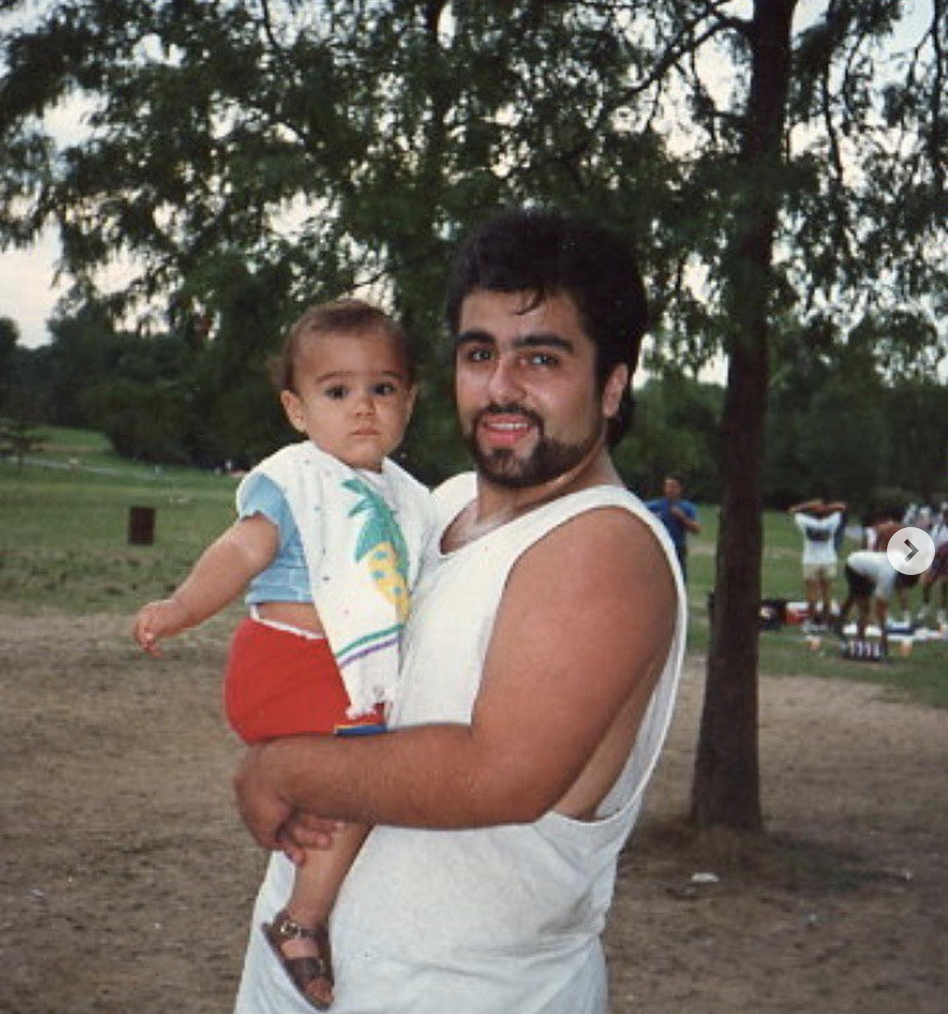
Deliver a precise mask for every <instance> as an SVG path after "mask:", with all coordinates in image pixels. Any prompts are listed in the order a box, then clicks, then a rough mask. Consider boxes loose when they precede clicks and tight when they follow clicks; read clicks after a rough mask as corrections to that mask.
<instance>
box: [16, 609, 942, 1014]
mask: <svg viewBox="0 0 948 1014" xmlns="http://www.w3.org/2000/svg"><path fill="white" fill-rule="evenodd" d="M220 623H223V621H217V624H220ZM227 626H229V624H227V625H225V626H220V625H216V624H215V625H210V626H209V627H208V628H205V629H204V630H202V631H200V632H197V633H193V634H189V635H187V636H186V637H183V638H181V639H179V640H178V641H177V642H175V643H174V644H172V645H169V648H168V653H167V657H166V658H165V659H164V660H162V661H160V662H155V661H153V660H150V659H147V658H145V657H144V656H142V655H140V654H139V652H138V651H137V649H135V648H134V647H133V645H132V644H131V641H130V640H129V638H128V636H127V630H128V621H127V620H126V619H122V618H118V617H111V616H103V617H84V618H81V619H72V618H69V619H67V618H63V617H59V616H54V617H47V618H42V619H41V618H22V617H12V616H0V772H2V781H0V1011H2V1012H4V1014H46V1012H49V1014H86V1012H93V1011H94V1012H96V1014H113V1012H114V1014H131V1012H132V1011H134V1012H135V1014H167V1012H169V1011H174V1012H175V1014H192V1012H193V1014H197V1012H201V1014H214V1012H227V1011H229V1009H230V1004H231V1001H232V997H233V993H234V989H235V984H236V978H237V975H238V971H239V967H240V960H241V954H242V949H243V943H244V939H245V934H246V931H247V924H248V917H249V911H250V904H251V898H252V896H253V893H254V890H255V887H256V884H257V881H258V878H259V876H260V873H261V870H262V866H263V856H262V855H261V854H260V853H259V852H258V850H257V849H256V848H255V846H254V845H253V844H252V843H251V842H250V840H249V838H248V837H247V835H246V834H245V832H244V831H243V829H242V828H241V826H240V825H239V823H238V821H237V818H236V816H235V814H234V811H233V808H232V805H231V796H230V772H231V770H232V767H233V764H234V761H235V759H236V758H237V756H238V753H239V749H240V748H239V745H238V744H237V743H236V742H235V741H234V740H233V739H232V738H231V736H230V734H229V733H228V732H227V731H226V730H225V728H224V726H223V724H222V720H221V718H220V715H219V711H218V671H219V665H220V660H221V657H222V654H223V645H224V635H225V630H226V629H227ZM701 672H702V665H701V660H700V659H693V660H692V661H691V663H690V665H689V669H688V672H687V675H686V679H685V683H684V688H683V694H682V698H681V705H680V707H679V710H678V712H677V717H676V722H675V726H674V729H673V732H672V736H671V741H670V744H669V747H668V749H667V751H666V753H665V757H664V760H663V763H662V766H661V768H660V770H659V773H658V775H657V778H656V781H655V782H654V783H653V787H652V790H651V791H650V793H649V796H648V801H647V806H646V812H645V815H644V817H643V819H642V821H641V823H640V825H639V828H638V829H637V831H636V832H635V834H634V836H633V839H632V842H631V844H630V845H629V847H628V848H627V850H626V852H625V854H624V857H623V861H622V864H621V868H620V876H619V882H618V885H617V892H616V901H615V905H614V907H613V912H612V917H611V920H610V924H609V928H608V932H607V937H606V943H607V948H608V953H609V960H610V967H611V974H612V996H613V1011H614V1014H625V1012H641V1014H778V1012H779V1014H784V1012H796V1011H806V1012H811V1014H822V1012H832V1014H856V1012H858V1014H946V1012H948V867H946V844H945V843H946V840H948V713H946V712H944V711H934V710H929V709H925V708H922V707H919V706H915V705H911V704H906V703H899V702H897V701H894V700H893V699H892V697H891V694H890V695H888V697H887V695H886V694H885V692H884V691H881V690H879V689H878V688H876V687H871V686H868V685H862V684H848V683H843V682H828V681H822V680H816V679H812V678H808V677H805V676H800V677H794V678H782V679H777V678H768V677H764V678H763V680H762V689H761V711H762V714H761V758H762V768H763V772H762V776H763V790H764V805H765V810H766V818H767V825H768V830H769V831H770V835H769V837H768V839H767V840H766V842H765V843H764V844H759V843H758V844H751V843H746V842H745V843H744V844H743V845H742V844H741V843H737V842H734V841H733V840H727V841H717V842H712V843H710V844H709V843H702V844H701V845H700V846H699V845H696V844H695V843H694V842H690V841H688V839H687V836H686V835H685V834H684V833H683V832H682V831H681V830H680V825H679V824H678V822H677V820H676V818H678V817H679V816H680V815H681V814H682V813H683V812H684V810H685V808H686V805H687V799H688V792H689V787H690V778H691V765H692V761H693V755H694V745H695V742H696V736H697V734H696V729H697V721H698V713H699V709H700V695H701ZM946 678H948V674H946ZM695 874H698V875H699V876H697V877H695ZM709 875H713V876H709ZM446 1014H451V1012H446ZM498 1014H500V1012H498ZM503 1014H516V1012H503Z"/></svg>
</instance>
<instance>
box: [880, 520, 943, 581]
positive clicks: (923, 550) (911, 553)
mask: <svg viewBox="0 0 948 1014" xmlns="http://www.w3.org/2000/svg"><path fill="white" fill-rule="evenodd" d="M885 553H886V556H888V558H889V563H891V564H892V566H893V567H895V569H896V570H897V571H898V572H899V573H900V574H910V575H914V574H921V572H922V571H923V570H928V568H929V567H930V566H931V564H932V560H934V559H935V543H934V542H932V537H931V536H930V535H929V534H928V532H925V531H922V529H921V528H900V529H899V530H898V531H897V532H896V533H895V535H893V536H892V538H890V539H889V544H888V545H887V546H886V547H885Z"/></svg>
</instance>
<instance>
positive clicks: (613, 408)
mask: <svg viewBox="0 0 948 1014" xmlns="http://www.w3.org/2000/svg"><path fill="white" fill-rule="evenodd" d="M628 386H629V367H628V366H626V364H625V363H619V364H618V365H617V366H615V367H614V368H613V370H612V373H610V374H609V376H608V377H607V378H606V386H605V388H604V389H603V392H602V414H603V416H604V417H605V418H606V419H613V418H615V416H616V415H618V412H619V405H620V404H621V403H622V396H623V395H624V394H625V392H626V389H627V388H628Z"/></svg>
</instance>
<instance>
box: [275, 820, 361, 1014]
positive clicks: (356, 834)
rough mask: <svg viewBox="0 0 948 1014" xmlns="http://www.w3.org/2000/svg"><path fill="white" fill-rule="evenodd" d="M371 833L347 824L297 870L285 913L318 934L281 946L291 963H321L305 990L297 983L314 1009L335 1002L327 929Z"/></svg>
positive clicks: (309, 974) (309, 972)
mask: <svg viewBox="0 0 948 1014" xmlns="http://www.w3.org/2000/svg"><path fill="white" fill-rule="evenodd" d="M368 831H369V829H368V827H366V826H364V825H362V824H347V825H345V827H344V828H343V829H342V830H341V831H340V832H339V833H338V834H337V835H336V837H335V838H334V840H333V844H332V848H329V849H310V850H308V851H307V852H306V859H305V862H304V863H303V864H302V865H301V866H298V867H297V868H296V873H295V876H294V878H293V890H292V893H291V894H290V897H289V898H288V899H287V902H286V905H285V906H284V912H285V913H286V915H287V916H288V917H289V919H290V920H292V922H293V923H295V924H297V925H298V926H301V927H303V928H304V929H306V930H315V931H317V932H316V933H315V934H313V935H310V934H307V935H296V936H286V937H283V938H282V939H280V941H279V944H278V946H279V950H280V953H281V954H282V955H283V957H284V958H285V959H286V960H288V961H293V959H299V958H315V959H316V960H317V961H319V962H321V967H319V968H318V969H317V970H316V974H315V975H314V972H313V971H312V970H310V969H307V971H306V975H305V978H306V982H305V986H304V985H303V984H302V983H301V982H299V981H298V982H297V985H298V986H299V987H300V989H301V990H302V991H303V992H304V994H305V995H306V996H307V997H308V998H309V999H310V1001H311V1002H312V1003H313V1005H314V1006H316V1007H318V1008H320V1009H325V1008H326V1007H327V1006H328V1005H329V1004H331V1003H332V998H333V993H332V986H333V979H332V965H331V954H330V947H329V942H328V937H327V936H326V933H325V927H326V925H327V923H328V921H329V915H330V913H331V912H332V907H333V905H334V904H335V901H336V895H337V894H338V893H339V888H340V886H341V885H342V881H343V879H344V878H345V876H346V874H347V873H348V872H349V868H350V866H351V865H352V862H353V860H354V859H355V857H356V854H357V853H358V851H359V849H360V848H361V847H362V843H363V842H364V841H365V836H366V835H367V834H368ZM277 921H278V922H279V920H277ZM271 932H272V930H271ZM268 935H269V934H268ZM272 940H273V937H272V936H271V941H272ZM323 973H325V974H323Z"/></svg>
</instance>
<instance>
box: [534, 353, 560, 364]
mask: <svg viewBox="0 0 948 1014" xmlns="http://www.w3.org/2000/svg"><path fill="white" fill-rule="evenodd" d="M526 359H527V363H528V364H529V365H530V366H559V364H560V361H559V359H557V357H556V356H554V355H551V354H550V353H549V352H531V353H530V354H529V355H528V356H527V357H526Z"/></svg>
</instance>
